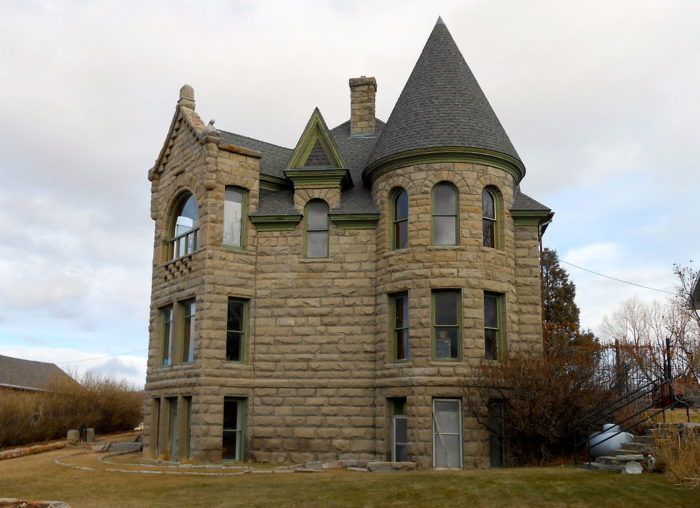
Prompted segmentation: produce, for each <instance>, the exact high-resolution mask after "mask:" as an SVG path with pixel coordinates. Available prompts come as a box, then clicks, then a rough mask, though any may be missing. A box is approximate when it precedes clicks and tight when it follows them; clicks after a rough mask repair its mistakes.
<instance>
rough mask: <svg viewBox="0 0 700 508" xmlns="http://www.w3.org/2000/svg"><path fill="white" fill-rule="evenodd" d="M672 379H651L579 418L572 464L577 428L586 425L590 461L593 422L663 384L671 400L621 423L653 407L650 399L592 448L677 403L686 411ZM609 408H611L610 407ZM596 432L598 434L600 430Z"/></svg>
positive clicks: (657, 389) (576, 450)
mask: <svg viewBox="0 0 700 508" xmlns="http://www.w3.org/2000/svg"><path fill="white" fill-rule="evenodd" d="M673 381H674V379H673V378H671V379H664V378H660V379H656V380H654V381H651V382H649V383H647V384H645V385H643V386H641V387H639V388H638V389H636V390H635V391H633V392H631V393H629V394H627V395H625V396H623V397H620V398H619V399H617V400H615V401H613V402H611V403H609V404H606V405H605V406H603V407H602V408H600V409H598V410H597V411H594V412H593V413H591V414H590V415H588V416H586V417H584V418H583V419H581V420H580V423H579V424H578V425H576V426H575V427H574V433H573V434H574V435H573V438H574V443H573V444H574V450H573V451H574V464H577V463H578V458H577V453H578V447H579V445H580V443H579V441H578V430H579V429H580V428H581V426H585V427H586V438H585V440H586V456H587V461H588V462H589V463H590V460H591V444H590V437H591V433H590V431H591V427H592V426H593V424H594V423H595V422H598V421H600V420H602V419H604V418H608V417H610V416H611V415H613V414H614V413H615V412H616V411H619V410H621V409H623V408H625V407H627V406H629V405H630V404H632V403H633V402H636V401H638V400H639V399H641V398H643V397H645V396H648V395H650V394H653V393H654V392H657V391H660V390H661V389H662V388H663V387H664V386H668V387H669V389H670V394H671V398H672V400H671V402H669V403H667V404H665V405H664V406H663V407H661V408H660V409H659V410H658V411H655V412H653V413H651V414H648V415H647V416H646V417H644V418H642V419H640V420H638V421H635V422H633V423H631V424H629V425H627V426H624V425H623V424H624V423H626V422H629V421H630V420H632V419H634V418H636V417H638V416H640V415H642V414H643V413H645V412H647V411H648V410H649V409H651V408H653V407H655V405H656V402H655V401H652V402H651V403H650V404H648V405H646V406H645V407H644V408H643V409H641V410H639V411H637V412H636V413H634V414H633V415H631V416H628V417H626V418H625V419H623V420H622V421H620V422H619V423H618V424H617V425H618V431H617V432H615V433H614V434H611V435H610V436H607V437H606V438H605V439H603V440H601V441H597V442H596V443H595V445H594V448H595V447H596V446H598V445H600V444H602V443H605V442H606V441H608V440H610V439H612V438H614V437H616V436H618V435H620V434H621V433H623V432H627V431H628V430H630V429H632V428H633V427H635V426H637V425H639V424H640V423H642V422H645V421H647V420H649V419H651V418H653V417H655V416H656V415H658V414H661V413H663V412H665V411H666V410H668V409H673V408H674V407H676V406H678V405H684V406H685V407H686V412H687V413H688V407H689V406H688V403H687V402H685V401H683V400H681V399H679V398H678V397H677V396H676V394H675V392H674V389H673ZM633 395H635V397H634V398H632V399H630V397H631V396H633ZM626 399H629V400H627V401H626V402H624V403H623V401H625V400H626ZM615 406H618V407H615ZM611 408H613V409H611ZM688 421H690V415H689V413H688ZM601 432H602V431H601ZM598 434H600V432H599V433H598Z"/></svg>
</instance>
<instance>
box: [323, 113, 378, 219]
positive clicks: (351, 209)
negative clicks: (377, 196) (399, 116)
mask: <svg viewBox="0 0 700 508" xmlns="http://www.w3.org/2000/svg"><path fill="white" fill-rule="evenodd" d="M374 125H375V127H374V134H375V135H374V136H362V137H351V136H350V121H349V120H348V121H347V122H344V123H341V124H340V125H338V126H337V127H335V128H333V129H331V136H333V139H334V140H335V144H336V145H338V150H340V154H341V155H342V156H343V159H344V160H345V162H346V163H347V165H348V170H349V171H350V177H351V178H352V181H353V183H354V185H353V186H352V187H350V188H348V189H345V190H343V192H342V194H341V195H340V206H338V207H337V208H335V209H333V210H332V212H333V213H348V214H349V213H377V212H378V210H377V206H376V205H375V204H374V200H373V199H372V193H371V191H370V189H369V188H367V187H365V186H364V185H363V183H362V171H364V169H365V167H366V166H367V158H368V157H369V155H370V153H371V152H372V148H374V145H375V143H376V142H377V139H378V138H379V136H380V135H381V133H382V131H383V130H384V126H385V125H386V124H385V123H384V122H382V121H381V120H379V119H378V118H375V121H374Z"/></svg>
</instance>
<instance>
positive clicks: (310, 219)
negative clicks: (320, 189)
mask: <svg viewBox="0 0 700 508" xmlns="http://www.w3.org/2000/svg"><path fill="white" fill-rule="evenodd" d="M304 224H305V233H306V236H305V249H304V251H305V252H304V255H305V256H306V257H307V258H327V257H328V205H327V204H326V202H325V201H322V200H320V199H313V200H311V201H309V202H308V203H307V204H306V210H305V213H304Z"/></svg>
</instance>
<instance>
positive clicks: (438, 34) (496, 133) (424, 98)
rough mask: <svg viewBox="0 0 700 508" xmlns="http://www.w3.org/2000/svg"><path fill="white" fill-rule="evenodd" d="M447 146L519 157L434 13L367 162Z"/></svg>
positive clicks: (443, 25)
mask: <svg viewBox="0 0 700 508" xmlns="http://www.w3.org/2000/svg"><path fill="white" fill-rule="evenodd" d="M448 146H450V147H467V148H478V149H487V150H492V151H495V152H500V153H503V154H506V155H509V156H511V157H515V158H516V159H518V160H520V157H519V156H518V153H517V152H516V150H515V148H514V147H513V144H512V143H511V142H510V139H509V138H508V135H507V134H506V132H505V130H504V129H503V127H502V126H501V122H500V121H499V120H498V117H496V113H494V111H493V109H492V108H491V105H490V104H489V101H488V100H487V99H486V96H485V95H484V92H483V91H482V90H481V87H480V86H479V84H478V83H477V81H476V79H475V78H474V75H473V74H472V71H471V70H470V69H469V66H468V65H467V63H466V62H465V61H464V57H462V54H461V53H460V51H459V48H458V47H457V44H456V43H455V41H454V39H452V36H451V35H450V32H449V31H448V30H447V27H446V26H445V24H444V23H443V22H442V20H441V19H438V22H437V24H436V25H435V28H434V29H433V32H432V33H431V34H430V37H429V38H428V42H427V43H426V44H425V47H424V48H423V52H422V53H421V55H420V58H418V62H417V63H416V66H415V67H414V68H413V72H412V73H411V76H410V77H409V78H408V81H407V82H406V86H405V87H404V89H403V91H402V92H401V96H400V97H399V100H398V101H397V102H396V106H394V110H393V111H392V113H391V116H390V117H389V120H388V121H387V125H386V128H385V129H384V132H383V133H382V135H381V136H380V137H379V140H378V141H377V144H376V146H375V147H374V151H373V153H372V155H371V157H370V158H369V160H368V163H367V164H368V165H369V164H372V163H373V162H375V161H378V160H380V159H382V158H384V157H387V156H390V155H394V154H398V153H400V152H405V151H409V150H415V149H420V148H431V147H448Z"/></svg>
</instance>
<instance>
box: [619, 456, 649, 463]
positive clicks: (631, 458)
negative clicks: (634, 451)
mask: <svg viewBox="0 0 700 508" xmlns="http://www.w3.org/2000/svg"><path fill="white" fill-rule="evenodd" d="M615 458H616V459H617V460H619V461H620V462H632V461H635V462H639V461H640V460H644V455H615Z"/></svg>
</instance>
